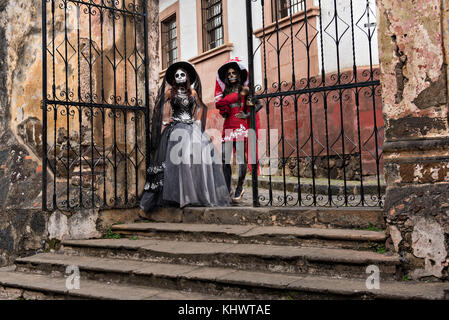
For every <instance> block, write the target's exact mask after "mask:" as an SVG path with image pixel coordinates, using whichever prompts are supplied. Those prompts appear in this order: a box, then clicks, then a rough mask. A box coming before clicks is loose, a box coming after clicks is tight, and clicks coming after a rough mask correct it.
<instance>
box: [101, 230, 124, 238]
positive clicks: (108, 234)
mask: <svg viewBox="0 0 449 320" xmlns="http://www.w3.org/2000/svg"><path fill="white" fill-rule="evenodd" d="M121 237H122V236H121V235H120V234H118V233H115V232H114V231H112V229H111V228H108V230H106V234H105V235H104V238H105V239H120V238H121Z"/></svg>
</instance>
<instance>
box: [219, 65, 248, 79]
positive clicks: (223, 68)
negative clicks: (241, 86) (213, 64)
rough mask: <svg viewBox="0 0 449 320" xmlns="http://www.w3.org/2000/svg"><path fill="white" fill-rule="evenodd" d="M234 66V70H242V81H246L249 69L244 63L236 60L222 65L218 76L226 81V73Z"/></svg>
mask: <svg viewBox="0 0 449 320" xmlns="http://www.w3.org/2000/svg"><path fill="white" fill-rule="evenodd" d="M230 68H232V69H234V70H237V71H240V82H241V83H245V81H246V80H248V71H247V70H246V69H245V67H243V65H241V64H239V63H237V62H236V61H230V62H227V63H225V64H224V65H222V66H221V67H220V68H219V69H218V77H219V78H220V80H221V81H222V82H225V79H226V73H227V72H228V70H229V69H230Z"/></svg>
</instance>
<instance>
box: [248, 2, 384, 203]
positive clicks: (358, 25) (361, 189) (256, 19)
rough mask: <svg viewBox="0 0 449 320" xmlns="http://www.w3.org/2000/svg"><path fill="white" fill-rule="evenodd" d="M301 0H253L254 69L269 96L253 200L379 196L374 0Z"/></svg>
mask: <svg viewBox="0 0 449 320" xmlns="http://www.w3.org/2000/svg"><path fill="white" fill-rule="evenodd" d="M276 8H281V10H283V11H282V12H276V10H279V9H276ZM290 9H291V10H290ZM293 9H295V10H293ZM296 9H298V8H297V1H292V0H247V17H248V23H247V30H248V52H249V70H250V74H251V80H252V82H253V83H252V86H253V87H254V91H255V92H254V95H255V97H257V98H258V99H260V101H261V102H262V103H263V109H262V110H261V111H260V112H259V113H258V115H257V117H259V119H258V121H260V127H261V129H264V130H262V131H260V132H259V137H258V139H259V142H260V141H261V140H263V141H265V142H266V147H263V148H261V145H262V146H263V145H264V144H260V143H259V148H258V150H257V152H258V154H259V158H258V165H253V170H252V172H257V169H258V170H259V174H258V175H257V174H253V176H252V188H253V203H254V205H256V206H258V205H268V206H277V205H279V206H381V205H382V203H383V193H384V188H385V183H384V179H383V161H382V144H383V118H382V104H381V94H380V93H381V92H380V90H381V89H380V81H379V67H378V52H377V50H378V49H377V26H376V14H375V13H376V7H375V1H374V0H355V1H353V0H339V1H337V0H305V1H301V7H300V10H296ZM286 12H287V13H288V14H286ZM252 122H253V128H255V127H256V125H255V123H256V115H255V114H252ZM251 150H252V152H253V154H255V153H256V147H255V146H254V145H253V146H252V148H251Z"/></svg>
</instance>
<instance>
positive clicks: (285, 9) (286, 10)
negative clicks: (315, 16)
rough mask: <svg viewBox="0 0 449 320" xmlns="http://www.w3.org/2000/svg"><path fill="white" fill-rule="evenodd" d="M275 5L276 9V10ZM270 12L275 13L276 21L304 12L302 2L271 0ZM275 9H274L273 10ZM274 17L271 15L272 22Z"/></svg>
mask: <svg viewBox="0 0 449 320" xmlns="http://www.w3.org/2000/svg"><path fill="white" fill-rule="evenodd" d="M276 4H277V8H276ZM272 8H273V10H272V12H273V13H277V16H278V20H279V19H282V18H285V17H288V16H289V15H291V14H295V13H297V12H300V11H303V10H304V0H277V1H276V0H272ZM275 8H276V9H275ZM274 21H276V16H275V15H274V14H273V22H274Z"/></svg>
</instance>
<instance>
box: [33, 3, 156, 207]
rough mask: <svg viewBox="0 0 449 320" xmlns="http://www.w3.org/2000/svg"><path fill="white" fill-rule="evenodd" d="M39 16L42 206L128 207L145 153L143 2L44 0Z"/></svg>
mask: <svg viewBox="0 0 449 320" xmlns="http://www.w3.org/2000/svg"><path fill="white" fill-rule="evenodd" d="M42 17H43V18H42V19H43V20H42V21H43V32H42V34H43V37H42V42H43V57H42V58H43V139H42V140H43V150H42V158H43V167H44V170H43V189H42V199H43V208H44V210H47V209H51V210H54V209H56V208H59V209H63V210H70V209H74V208H98V207H109V208H110V207H112V208H119V207H134V206H135V205H136V204H137V198H138V194H139V192H140V191H141V190H142V189H143V185H144V182H145V181H144V180H145V169H146V167H148V160H149V159H148V157H146V154H147V150H148V146H149V134H148V124H149V110H148V109H149V93H148V42H147V41H148V40H147V34H148V25H147V2H146V1H140V0H139V1H138V0H89V1H77V0H43V1H42ZM45 168H48V169H49V170H48V171H47V170H45Z"/></svg>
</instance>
